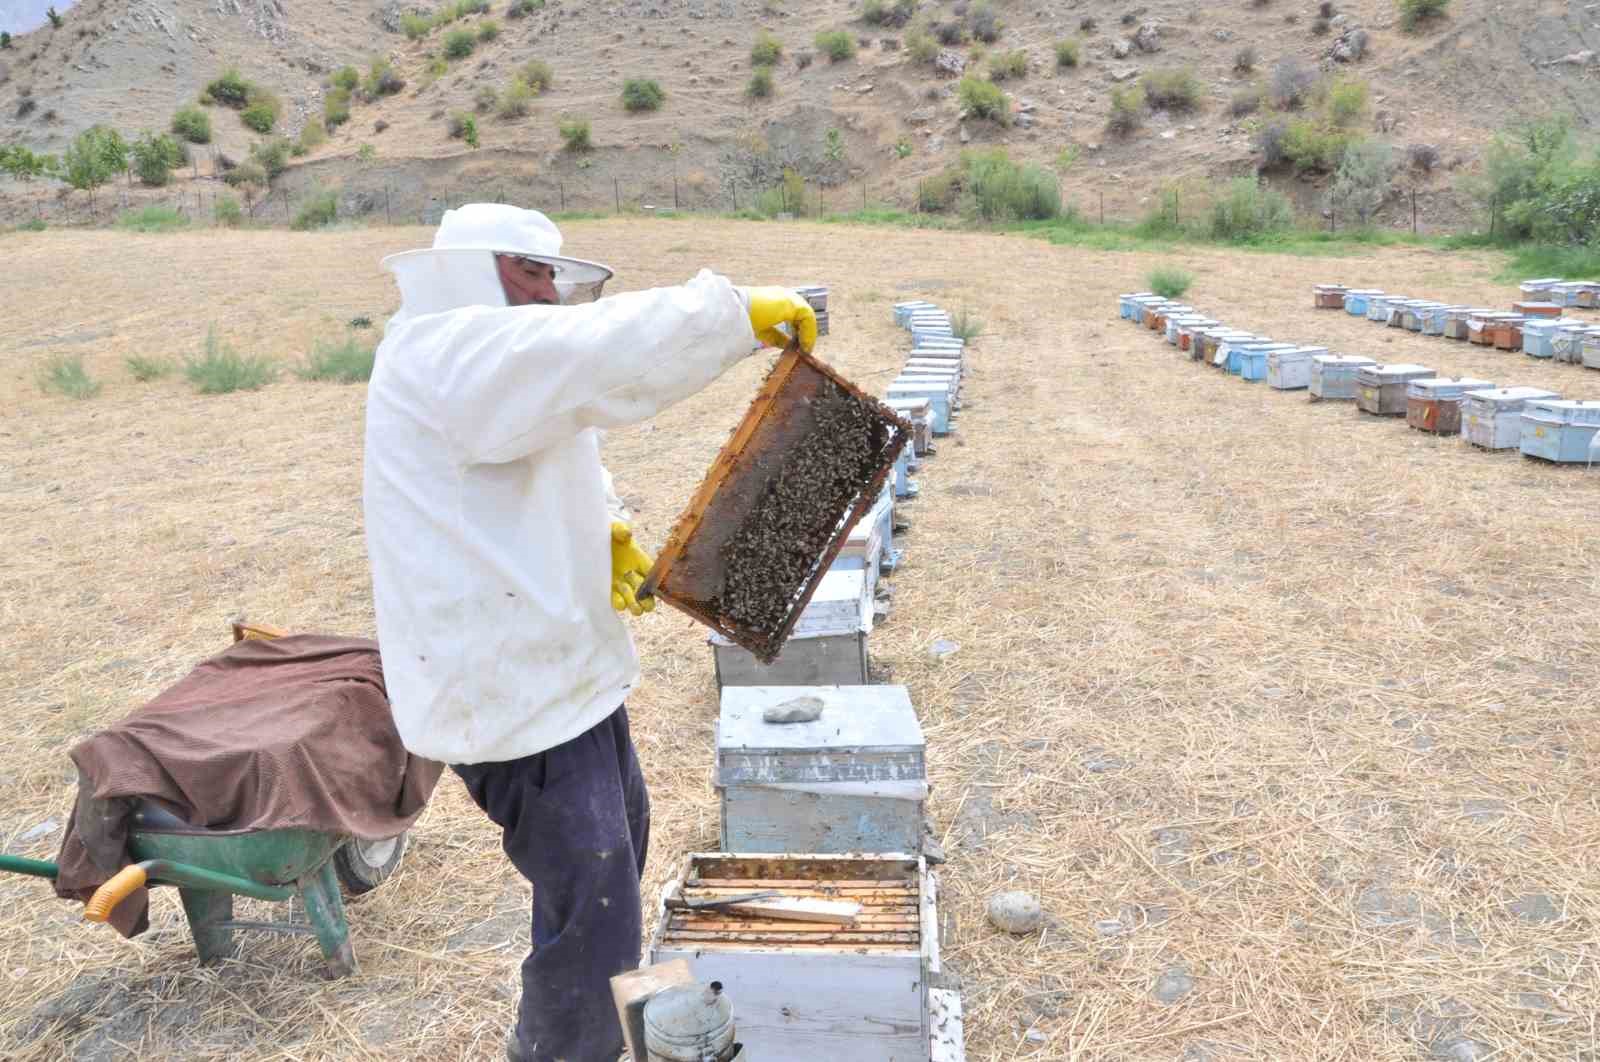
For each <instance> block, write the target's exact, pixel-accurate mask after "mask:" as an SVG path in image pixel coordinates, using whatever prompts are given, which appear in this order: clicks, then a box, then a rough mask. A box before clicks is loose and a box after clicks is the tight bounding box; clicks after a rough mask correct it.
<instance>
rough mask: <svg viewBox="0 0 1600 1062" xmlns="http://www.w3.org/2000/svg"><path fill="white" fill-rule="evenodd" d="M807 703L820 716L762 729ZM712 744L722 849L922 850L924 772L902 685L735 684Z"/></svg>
mask: <svg viewBox="0 0 1600 1062" xmlns="http://www.w3.org/2000/svg"><path fill="white" fill-rule="evenodd" d="M802 699H812V700H813V701H820V702H821V703H822V714H821V716H820V717H819V718H817V719H816V720H814V721H812V722H803V723H768V722H764V721H763V719H762V716H763V713H765V712H766V711H767V710H768V709H772V708H779V707H781V706H783V705H785V704H788V703H790V702H793V701H796V700H802ZM716 744H717V780H716V786H717V790H718V792H719V794H720V797H721V804H722V850H723V851H725V852H791V851H792V852H907V853H915V852H921V851H922V837H923V813H922V809H923V802H924V801H925V800H926V799H927V796H928V781H927V777H928V775H927V764H926V758H925V756H924V742H923V737H922V726H921V724H920V723H918V722H917V713H916V712H915V711H913V710H912V707H911V698H910V696H909V695H908V694H907V692H906V688H905V687H904V686H798V687H797V686H739V687H733V686H730V687H727V688H725V689H724V690H723V691H722V713H721V716H720V718H719V719H718V722H717V738H716Z"/></svg>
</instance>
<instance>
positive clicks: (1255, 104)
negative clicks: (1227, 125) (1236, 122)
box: [1228, 85, 1264, 118]
mask: <svg viewBox="0 0 1600 1062" xmlns="http://www.w3.org/2000/svg"><path fill="white" fill-rule="evenodd" d="M1263 95H1264V93H1263V92H1262V91H1261V86H1260V85H1246V86H1245V87H1244V88H1241V89H1237V90H1235V91H1234V94H1233V98H1232V99H1231V100H1229V101H1228V112H1229V113H1230V114H1232V115H1233V116H1234V117H1235V118H1243V117H1244V116H1245V115H1247V114H1254V113H1255V112H1256V111H1258V110H1260V109H1261V97H1262V96H1263Z"/></svg>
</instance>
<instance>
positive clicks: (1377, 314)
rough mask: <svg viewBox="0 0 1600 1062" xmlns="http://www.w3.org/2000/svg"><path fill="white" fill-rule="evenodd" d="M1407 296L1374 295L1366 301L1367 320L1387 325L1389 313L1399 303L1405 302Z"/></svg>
mask: <svg viewBox="0 0 1600 1062" xmlns="http://www.w3.org/2000/svg"><path fill="white" fill-rule="evenodd" d="M1410 297H1411V296H1409V295H1374V296H1373V297H1372V298H1371V299H1369V300H1367V320H1369V321H1376V322H1378V323H1379V324H1388V323H1389V311H1390V310H1391V309H1392V308H1393V307H1394V306H1396V305H1397V304H1399V303H1402V302H1405V301H1406V300H1407V299H1409V298H1410Z"/></svg>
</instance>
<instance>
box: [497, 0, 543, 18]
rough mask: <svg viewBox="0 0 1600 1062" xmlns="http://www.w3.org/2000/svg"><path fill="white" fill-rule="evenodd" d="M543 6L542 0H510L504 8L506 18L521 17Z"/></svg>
mask: <svg viewBox="0 0 1600 1062" xmlns="http://www.w3.org/2000/svg"><path fill="white" fill-rule="evenodd" d="M543 6H544V0H511V6H510V7H508V8H506V18H523V17H524V16H527V15H531V14H533V13H534V12H535V11H537V10H539V9H540V8H541V7H543Z"/></svg>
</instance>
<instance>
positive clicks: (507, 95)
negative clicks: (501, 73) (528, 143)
mask: <svg viewBox="0 0 1600 1062" xmlns="http://www.w3.org/2000/svg"><path fill="white" fill-rule="evenodd" d="M533 96H534V92H533V86H532V85H530V84H528V81H527V79H526V78H524V77H523V76H522V75H520V74H519V75H517V76H516V77H514V78H512V79H511V84H509V85H507V86H506V90H505V91H504V92H502V93H501V94H500V109H499V111H498V113H499V115H500V117H501V118H526V117H527V116H528V112H529V111H531V110H532V109H533Z"/></svg>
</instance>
